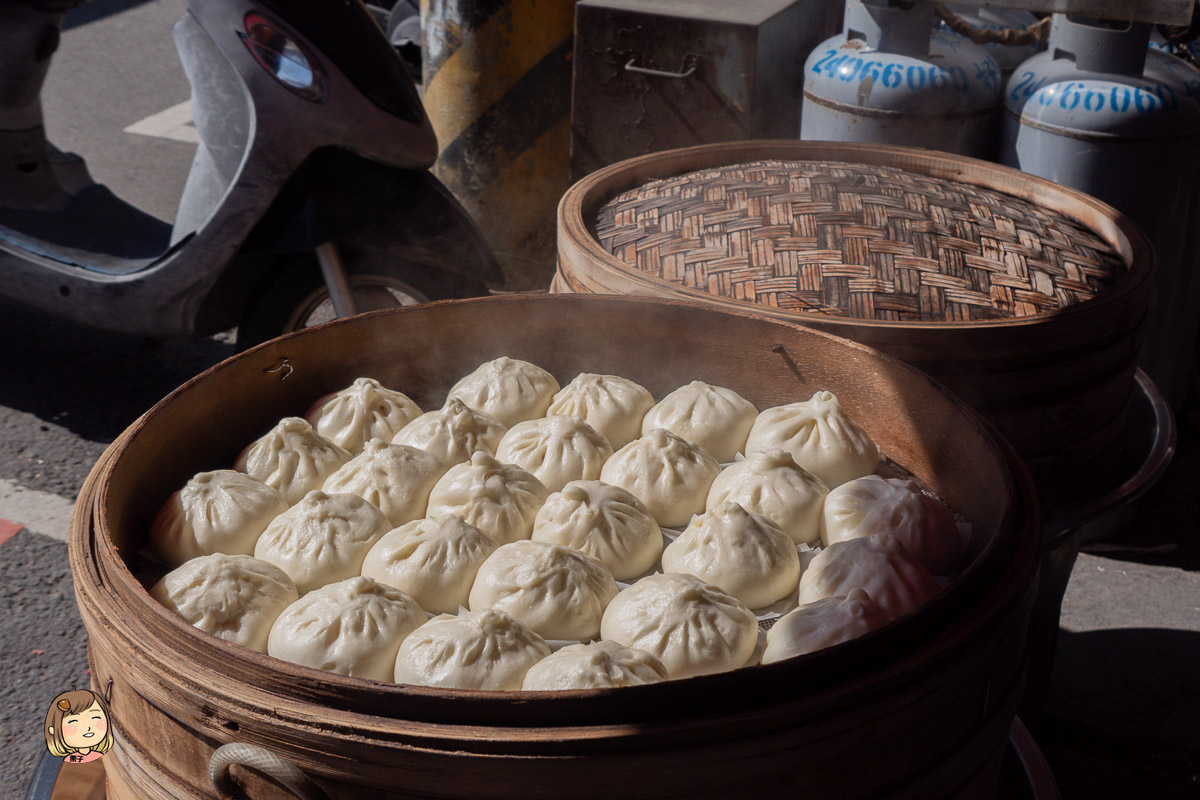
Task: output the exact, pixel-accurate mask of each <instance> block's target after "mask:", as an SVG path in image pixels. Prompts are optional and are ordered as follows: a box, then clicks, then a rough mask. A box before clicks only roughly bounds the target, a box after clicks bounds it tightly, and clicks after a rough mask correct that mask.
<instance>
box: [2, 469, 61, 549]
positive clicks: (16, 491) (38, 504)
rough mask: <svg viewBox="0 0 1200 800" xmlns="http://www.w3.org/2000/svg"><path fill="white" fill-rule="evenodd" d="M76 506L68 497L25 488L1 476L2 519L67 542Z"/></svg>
mask: <svg viewBox="0 0 1200 800" xmlns="http://www.w3.org/2000/svg"><path fill="white" fill-rule="evenodd" d="M74 507H75V504H74V503H72V502H71V501H70V500H68V499H66V498H65V497H59V496H58V495H56V494H51V493H49V492H39V491H37V490H35V489H26V488H25V487H24V486H18V485H17V484H15V483H10V482H9V481H6V480H4V479H2V478H0V519H7V520H10V521H11V522H16V523H19V524H21V525H24V526H25V527H26V528H28V529H29V530H31V531H33V532H34V533H40V534H43V535H45V536H49V537H51V538H52V539H58V540H59V541H62V542H65V541H66V540H67V536H68V534H69V532H70V528H71V510H72V509H73V508H74Z"/></svg>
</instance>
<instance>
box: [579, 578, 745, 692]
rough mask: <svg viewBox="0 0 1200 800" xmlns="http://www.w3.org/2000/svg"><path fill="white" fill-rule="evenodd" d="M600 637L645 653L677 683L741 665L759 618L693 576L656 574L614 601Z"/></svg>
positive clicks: (601, 627)
mask: <svg viewBox="0 0 1200 800" xmlns="http://www.w3.org/2000/svg"><path fill="white" fill-rule="evenodd" d="M600 636H601V637H602V638H603V639H605V640H606V641H612V642H617V643H619V644H623V645H625V646H627V647H636V648H638V649H639V650H645V651H646V652H648V653H650V654H651V655H652V656H654V657H655V658H657V659H659V660H660V661H661V662H662V663H663V666H665V667H666V668H667V674H668V675H669V676H670V677H671V678H672V679H673V680H678V679H680V678H690V677H693V676H696V675H711V674H713V673H717V672H726V671H728V670H731V669H738V668H739V667H743V666H745V665H746V664H747V662H749V660H750V658H751V657H752V656H753V655H754V648H755V646H756V644H757V642H758V620H757V619H755V617H754V612H752V611H751V610H750V609H748V608H746V606H745V605H744V604H743V603H741V601H739V600H738V599H737V598H735V597H733V596H731V595H728V594H726V593H725V592H723V591H721V590H720V589H718V588H717V587H715V586H712V585H710V584H707V583H705V582H704V581H702V580H700V579H699V578H697V577H695V576H692V575H680V574H669V575H664V574H661V573H660V574H655V575H648V576H647V577H645V578H642V579H641V580H639V581H638V582H637V583H635V584H633V585H632V586H630V587H629V588H627V589H625V590H623V591H622V592H621V593H620V594H618V595H617V596H616V597H614V598H613V600H612V602H611V603H609V604H608V608H607V609H606V610H605V612H604V618H603V620H602V621H601V624H600Z"/></svg>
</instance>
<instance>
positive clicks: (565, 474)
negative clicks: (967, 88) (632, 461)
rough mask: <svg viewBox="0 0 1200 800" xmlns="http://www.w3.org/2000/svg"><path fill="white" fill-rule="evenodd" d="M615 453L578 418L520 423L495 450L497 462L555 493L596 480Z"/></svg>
mask: <svg viewBox="0 0 1200 800" xmlns="http://www.w3.org/2000/svg"><path fill="white" fill-rule="evenodd" d="M612 453H613V450H612V447H611V446H610V445H609V444H608V440H607V439H605V438H604V437H603V436H601V435H600V434H599V433H597V432H596V430H595V429H594V428H592V426H590V425H588V424H587V423H586V422H584V421H583V420H581V419H579V418H578V417H562V416H554V417H543V418H541V419H531V420H526V421H525V422H518V423H517V424H516V425H514V426H512V427H511V428H509V429H508V432H507V433H505V434H504V438H502V439H501V440H500V444H499V445H498V446H497V447H496V460H497V461H502V462H504V463H505V464H515V465H517V466H518V467H520V468H521V469H523V470H525V471H526V472H529V473H531V474H533V475H534V477H536V478H537V479H538V480H539V481H541V482H542V483H543V484H545V486H546V488H547V489H549V490H550V491H552V492H557V491H558V490H559V489H561V488H562V487H563V486H566V485H567V483H569V482H570V481H578V480H594V479H596V478H599V477H600V467H601V466H603V465H604V462H605V461H607V460H608V457H609V456H611V455H612Z"/></svg>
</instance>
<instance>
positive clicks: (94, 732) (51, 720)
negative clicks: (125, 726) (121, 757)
mask: <svg viewBox="0 0 1200 800" xmlns="http://www.w3.org/2000/svg"><path fill="white" fill-rule="evenodd" d="M108 720H109V713H108V703H106V702H105V701H104V698H103V697H101V696H100V695H99V694H96V693H95V692H91V691H88V690H87V689H72V690H71V691H69V692H63V693H62V694H60V695H59V696H58V697H56V698H54V702H52V703H51V704H50V710H49V711H47V712H46V731H45V732H46V748H47V749H48V750H49V751H50V752H51V753H52V754H53V755H56V756H62V757H63V763H64V764H86V763H87V762H89V761H95V760H96V759H98V758H100V757H101V756H103V755H104V754H105V753H107V752H108V751H109V749H110V748H111V747H112V746H113V735H112V730H111V728H110V726H109V724H108Z"/></svg>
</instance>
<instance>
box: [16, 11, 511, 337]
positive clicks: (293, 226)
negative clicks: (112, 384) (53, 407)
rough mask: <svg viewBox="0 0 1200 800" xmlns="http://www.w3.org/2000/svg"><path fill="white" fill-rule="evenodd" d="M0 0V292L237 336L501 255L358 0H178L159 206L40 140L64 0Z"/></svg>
mask: <svg viewBox="0 0 1200 800" xmlns="http://www.w3.org/2000/svg"><path fill="white" fill-rule="evenodd" d="M18 2H19V3H20V4H19V5H13V4H11V0H10V1H9V3H5V4H3V5H0V275H2V276H3V279H2V280H0V297H2V298H4V299H6V300H9V301H13V302H16V303H20V304H24V305H29V306H35V307H37V308H40V309H42V310H44V311H46V312H49V313H50V314H52V315H56V316H59V317H64V318H68V319H71V320H74V321H76V322H80V323H84V324H86V325H90V326H93V327H96V328H102V329H106V330H111V331H121V332H127V333H136V334H141V335H146V336H152V337H168V336H204V335H210V334H213V333H216V332H219V331H222V330H226V329H228V328H231V327H233V326H235V325H236V326H238V329H239V333H238V345H239V347H241V348H245V347H247V346H250V345H253V344H256V343H258V342H261V341H265V340H266V339H269V338H272V337H274V336H277V335H279V334H281V333H285V332H287V331H290V330H295V329H297V328H301V327H305V326H306V325H309V324H315V323H316V322H319V321H324V319H326V318H331V317H332V316H334V315H337V316H346V315H349V314H353V313H358V312H361V311H366V310H372V309H377V308H383V307H388V306H393V305H398V304H403V303H410V302H421V301H424V300H428V299H435V298H447V297H465V296H472V295H481V294H486V293H487V288H488V285H493V286H495V285H498V284H499V283H500V281H501V274H500V271H499V267H498V266H497V263H496V260H495V257H494V255H493V254H492V252H491V250H490V248H489V247H488V244H487V242H486V241H485V240H484V238H483V236H482V234H481V233H480V231H479V229H478V228H477V227H476V226H475V224H474V222H473V221H472V220H471V219H470V217H469V216H468V215H467V213H466V211H465V210H464V209H463V208H462V207H461V206H460V205H459V204H458V203H457V201H455V199H454V198H453V196H452V195H451V194H450V193H449V191H448V190H447V189H446V188H445V187H444V186H442V185H441V184H440V183H439V182H438V181H437V180H436V179H435V178H434V177H433V176H432V175H431V174H430V173H429V172H428V168H429V167H430V166H431V165H432V164H433V162H434V160H435V158H436V157H437V141H436V138H435V136H434V133H433V128H432V127H431V125H430V123H429V119H428V118H427V116H426V115H425V111H424V108H423V107H422V105H421V101H420V99H419V97H418V95H417V92H416V88H415V87H414V85H413V83H412V80H411V79H410V78H409V76H408V74H407V72H406V70H405V68H404V65H403V63H402V62H401V60H400V59H399V58H398V57H397V55H396V53H395V51H394V50H393V49H392V48H391V46H390V45H389V43H388V41H387V39H386V38H385V36H384V34H383V32H382V31H381V30H380V28H379V27H378V25H377V24H376V23H375V21H374V20H373V19H372V18H371V17H370V15H369V13H368V12H367V10H366V9H365V8H364V6H363V5H362V3H361V2H360V0H308V1H307V2H302V3H297V2H289V0H185V4H186V6H187V13H186V14H185V16H184V17H183V19H182V20H180V22H178V23H177V24H176V26H175V30H174V35H175V44H176V47H177V49H178V51H179V54H180V58H181V60H182V62H183V66H184V70H185V72H186V73H187V78H188V81H189V82H190V84H191V86H192V112H193V116H194V119H195V124H196V128H197V129H198V131H199V134H200V140H201V141H200V145H199V148H198V149H197V151H196V155H195V158H194V160H193V162H192V166H191V170H190V172H189V173H188V177H187V182H186V185H185V187H184V190H183V195H182V198H181V200H180V204H179V210H178V213H177V214H176V217H175V220H174V224H169V223H167V222H165V221H163V220H159V219H157V218H155V217H152V216H150V215H148V214H146V213H144V212H142V211H140V210H138V209H137V208H135V207H134V206H132V205H130V204H129V203H127V202H125V201H124V200H121V199H120V198H118V197H116V196H115V195H114V194H113V193H112V192H110V191H109V190H108V189H107V188H106V187H104V186H103V185H101V184H97V183H95V182H94V181H93V180H92V179H91V177H90V176H89V175H88V172H87V167H86V165H85V163H84V161H83V159H82V158H80V157H79V156H77V155H74V154H68V153H63V152H61V151H59V150H57V149H56V148H54V147H53V146H52V145H50V144H49V143H48V142H47V141H46V136H45V131H44V129H43V125H42V115H41V105H40V101H39V93H40V91H41V87H42V83H43V81H44V79H45V76H46V72H47V70H48V68H49V65H50V56H51V55H52V54H53V53H54V51H55V49H56V48H57V45H58V34H59V30H60V27H61V23H62V17H63V11H64V10H65V8H66V7H67V6H71V5H77V4H78V0H67V1H66V2H63V0H18Z"/></svg>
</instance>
